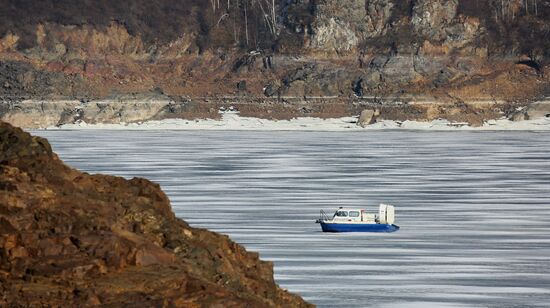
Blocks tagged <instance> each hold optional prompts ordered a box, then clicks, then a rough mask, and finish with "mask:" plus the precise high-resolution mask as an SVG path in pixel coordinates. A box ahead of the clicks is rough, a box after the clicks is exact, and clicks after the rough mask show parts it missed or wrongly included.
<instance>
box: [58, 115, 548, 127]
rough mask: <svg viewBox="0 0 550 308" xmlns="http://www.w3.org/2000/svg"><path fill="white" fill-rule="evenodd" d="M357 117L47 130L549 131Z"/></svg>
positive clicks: (225, 118)
mask: <svg viewBox="0 0 550 308" xmlns="http://www.w3.org/2000/svg"><path fill="white" fill-rule="evenodd" d="M356 122H357V117H343V118H332V119H320V118H311V117H302V118H294V119H291V120H267V119H260V118H252V117H241V116H240V115H239V114H238V113H223V115H222V118H221V119H219V120H214V119H196V120H185V119H165V120H160V121H147V122H137V123H118V124H88V123H86V122H79V123H75V124H65V125H61V126H59V127H49V128H48V129H124V130H155V129H157V130H265V131H276V130H279V131H285V130H301V131H361V130H388V129H406V130H435V131H455V130H460V131H462V130H475V131H483V130H485V131H487V130H490V131H492V130H537V131H539V130H550V118H540V119H536V120H526V121H518V122H514V121H510V120H507V119H500V120H489V121H487V122H485V123H484V125H483V126H480V127H472V126H469V125H468V123H452V122H449V121H447V120H442V119H439V120H434V121H431V122H417V121H404V122H399V121H390V120H382V121H380V122H377V123H374V124H371V125H368V126H366V127H365V128H362V127H360V126H357V125H356Z"/></svg>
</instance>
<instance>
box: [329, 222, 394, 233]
mask: <svg viewBox="0 0 550 308" xmlns="http://www.w3.org/2000/svg"><path fill="white" fill-rule="evenodd" d="M320 224H321V229H323V232H395V231H397V230H399V227H398V226H396V225H389V224H342V223H326V222H320Z"/></svg>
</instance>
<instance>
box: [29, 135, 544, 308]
mask: <svg viewBox="0 0 550 308" xmlns="http://www.w3.org/2000/svg"><path fill="white" fill-rule="evenodd" d="M33 133H34V134H38V135H41V136H44V137H46V138H48V139H49V141H50V142H51V144H52V145H53V148H54V150H55V151H56V152H57V153H58V154H59V156H60V157H61V158H62V159H63V160H64V161H65V162H66V163H68V164H69V165H71V166H73V167H75V168H78V169H81V170H83V171H87V172H91V173H105V174H113V175H119V176H124V177H127V178H131V177H134V176H139V177H145V178H148V179H150V180H152V181H155V182H157V183H159V184H161V186H162V188H163V190H164V191H165V192H166V193H167V194H168V196H169V197H170V199H171V201H172V206H173V209H174V211H175V212H176V214H177V216H178V217H181V218H183V219H185V220H186V221H187V222H189V223H190V224H191V225H193V226H196V227H204V228H208V229H211V230H213V231H217V232H221V233H225V234H228V235H230V236H231V238H232V239H234V240H235V241H236V242H238V243H240V244H242V245H244V246H245V247H246V248H247V249H248V250H252V251H257V252H259V253H260V256H261V258H262V259H265V260H271V261H273V262H274V266H275V278H276V281H277V282H278V283H279V284H280V285H281V286H282V287H283V288H286V289H288V290H289V291H291V292H295V293H298V294H300V295H302V296H303V297H304V298H305V299H306V300H308V301H310V302H312V303H314V304H316V305H318V306H319V307H335V306H341V307H547V305H548V302H550V133H549V132H418V131H369V132H307V131H302V132H295V131H275V132H254V131H170V130H155V131H123V130H95V131H79V130H75V131H63V130H55V131H34V132H33ZM381 202H384V203H389V204H393V205H394V206H395V207H396V224H398V225H399V226H400V227H401V229H400V230H399V231H398V232H396V233H392V234H369V233H354V234H324V233H322V232H320V226H319V225H317V224H315V223H314V221H315V219H317V218H318V215H319V214H318V213H319V210H320V209H324V210H325V211H334V210H335V209H336V208H337V207H339V206H345V207H361V208H366V209H368V210H370V211H372V212H376V211H377V207H378V204H379V203H381Z"/></svg>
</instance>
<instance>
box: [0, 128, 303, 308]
mask: <svg viewBox="0 0 550 308" xmlns="http://www.w3.org/2000/svg"><path fill="white" fill-rule="evenodd" d="M0 192H1V193H0V306H9V307H37V306H40V307H44V306H47V307H52V306H58V307H61V306H79V307H82V306H97V305H101V306H107V307H115V306H126V305H137V306H139V307H172V306H179V307H311V306H312V305H310V304H308V303H306V302H305V301H303V300H302V299H301V298H300V297H298V296H296V295H294V294H291V293H288V292H287V291H285V290H283V289H281V288H279V287H278V286H277V285H276V284H275V282H274V279H273V266H272V264H271V263H270V262H265V261H261V260H260V259H259V256H258V254H257V253H253V252H248V251H246V250H245V249H244V248H243V247H242V246H240V245H238V244H236V243H234V242H233V241H231V240H230V239H229V238H228V237H227V236H225V235H220V234H217V233H213V232H210V231H207V230H203V229H197V228H192V227H190V226H189V225H188V224H187V223H185V222H184V221H183V220H180V219H178V218H176V217H175V215H174V213H173V212H172V210H171V208H170V202H169V200H168V198H167V197H166V195H165V194H164V193H163V192H162V191H161V190H160V188H159V186H158V185H157V184H154V183H152V182H149V181H147V180H145V179H139V178H134V179H131V180H125V179H123V178H119V177H114V176H106V175H90V174H87V173H82V172H79V171H77V170H75V169H72V168H70V167H68V166H66V165H65V164H63V162H62V161H61V160H60V159H59V158H58V157H57V155H56V154H55V153H53V152H52V150H51V147H50V145H49V143H48V142H47V140H45V139H43V138H39V137H33V136H31V135H29V134H28V133H25V132H23V131H22V130H21V129H19V128H14V127H12V126H11V125H9V124H6V123H2V122H0Z"/></svg>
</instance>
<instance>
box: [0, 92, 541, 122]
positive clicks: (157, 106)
mask: <svg viewBox="0 0 550 308" xmlns="http://www.w3.org/2000/svg"><path fill="white" fill-rule="evenodd" d="M227 111H231V112H238V113H239V114H240V115H241V116H243V117H254V118H258V119H266V120H290V119H294V118H320V119H334V118H342V117H359V120H358V121H359V123H358V124H359V125H361V126H365V125H369V124H373V123H376V122H377V121H378V122H380V121H384V120H390V121H400V122H403V121H417V122H430V121H434V120H440V119H443V120H447V121H449V122H451V123H467V124H468V125H470V126H474V127H477V126H481V125H483V123H486V122H488V121H492V120H499V119H509V120H511V121H521V120H533V119H538V118H544V117H548V116H549V115H550V100H541V101H536V102H533V103H529V102H505V101H488V100H480V101H470V102H434V101H427V100H424V101H413V100H411V99H407V98H391V99H386V100H382V99H379V98H375V97H372V98H348V99H344V98H338V97H335V98H310V99H307V100H305V99H303V98H281V99H266V98H252V97H249V98H234V97H221V98H220V97H216V98H199V99H190V98H175V99H170V98H166V97H161V98H146V99H113V100H97V101H77V100H60V101H52V100H24V101H16V102H4V103H2V104H0V120H2V121H5V122H7V123H10V124H12V125H15V126H19V127H23V128H26V129H43V128H48V127H59V126H62V125H67V124H78V123H87V124H131V123H143V122H147V121H160V120H165V119H185V120H199V119H213V120H219V119H220V117H221V114H223V113H224V112H227Z"/></svg>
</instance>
